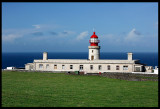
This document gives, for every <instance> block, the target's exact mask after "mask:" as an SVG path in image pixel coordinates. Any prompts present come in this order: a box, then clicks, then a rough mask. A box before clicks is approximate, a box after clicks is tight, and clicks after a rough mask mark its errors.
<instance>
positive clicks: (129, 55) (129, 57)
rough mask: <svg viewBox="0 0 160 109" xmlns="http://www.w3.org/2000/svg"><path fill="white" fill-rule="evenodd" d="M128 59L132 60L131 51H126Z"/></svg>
mask: <svg viewBox="0 0 160 109" xmlns="http://www.w3.org/2000/svg"><path fill="white" fill-rule="evenodd" d="M128 60H129V61H132V53H128Z"/></svg>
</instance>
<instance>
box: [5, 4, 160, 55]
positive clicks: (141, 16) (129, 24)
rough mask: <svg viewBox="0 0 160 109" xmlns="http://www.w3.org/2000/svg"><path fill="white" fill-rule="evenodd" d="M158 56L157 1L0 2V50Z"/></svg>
mask: <svg viewBox="0 0 160 109" xmlns="http://www.w3.org/2000/svg"><path fill="white" fill-rule="evenodd" d="M93 28H94V29H95V32H96V35H98V37H99V40H100V43H99V45H100V46H101V52H158V3H157V2H137V3H136V2H116V3H115V2H113V3H112V2H78V3H76V2H68V3H67V2H62V3H60V2H46V3H45V2H43V3H42V2H39V3H36V2H15V3H14V2H2V52H44V51H46V52H88V46H89V38H90V36H91V35H92V34H93Z"/></svg>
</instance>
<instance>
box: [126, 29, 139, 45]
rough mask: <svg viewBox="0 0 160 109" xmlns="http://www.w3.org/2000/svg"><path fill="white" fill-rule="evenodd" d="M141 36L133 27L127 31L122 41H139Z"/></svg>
mask: <svg viewBox="0 0 160 109" xmlns="http://www.w3.org/2000/svg"><path fill="white" fill-rule="evenodd" d="M141 37H142V35H141V33H140V32H138V31H136V29H135V28H133V29H132V30H131V31H130V32H129V33H128V35H127V36H126V37H125V38H124V41H129V42H135V41H139V40H140V39H141Z"/></svg>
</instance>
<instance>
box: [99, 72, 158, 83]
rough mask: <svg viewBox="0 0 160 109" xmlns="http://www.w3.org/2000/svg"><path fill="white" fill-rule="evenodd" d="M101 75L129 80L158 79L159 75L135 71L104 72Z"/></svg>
mask: <svg viewBox="0 0 160 109" xmlns="http://www.w3.org/2000/svg"><path fill="white" fill-rule="evenodd" d="M101 76H104V77H108V78H114V79H122V80H128V81H158V75H155V74H134V73H109V72H107V73H102V74H101Z"/></svg>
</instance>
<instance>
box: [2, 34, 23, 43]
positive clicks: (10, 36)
mask: <svg viewBox="0 0 160 109" xmlns="http://www.w3.org/2000/svg"><path fill="white" fill-rule="evenodd" d="M20 37H22V35H21V34H7V35H2V40H3V41H5V42H12V41H14V40H15V39H17V38H20Z"/></svg>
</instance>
